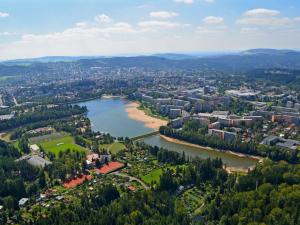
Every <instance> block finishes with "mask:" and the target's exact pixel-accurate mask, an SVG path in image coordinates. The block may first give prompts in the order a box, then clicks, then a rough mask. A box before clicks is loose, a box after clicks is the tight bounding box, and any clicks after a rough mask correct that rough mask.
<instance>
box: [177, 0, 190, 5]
mask: <svg viewBox="0 0 300 225" xmlns="http://www.w3.org/2000/svg"><path fill="white" fill-rule="evenodd" d="M174 2H180V3H184V4H193V3H194V0H174Z"/></svg>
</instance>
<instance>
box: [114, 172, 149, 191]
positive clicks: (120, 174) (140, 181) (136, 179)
mask: <svg viewBox="0 0 300 225" xmlns="http://www.w3.org/2000/svg"><path fill="white" fill-rule="evenodd" d="M111 174H114V175H116V176H120V177H127V178H129V180H130V181H137V182H139V183H140V184H141V185H142V186H143V187H144V188H145V189H146V190H149V189H150V187H149V186H147V185H146V184H145V183H144V182H143V181H142V180H140V179H138V178H136V177H132V176H129V175H127V174H123V173H118V172H114V173H111Z"/></svg>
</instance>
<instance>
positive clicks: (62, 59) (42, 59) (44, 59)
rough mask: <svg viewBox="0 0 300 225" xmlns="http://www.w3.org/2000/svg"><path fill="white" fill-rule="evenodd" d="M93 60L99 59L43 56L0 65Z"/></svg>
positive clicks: (9, 61) (4, 62)
mask: <svg viewBox="0 0 300 225" xmlns="http://www.w3.org/2000/svg"><path fill="white" fill-rule="evenodd" d="M94 58H100V57H96V56H45V57H39V58H29V59H14V60H7V61H3V62H2V64H6V65H16V64H20V65H22V64H23V65H26V64H32V63H36V62H40V63H50V62H75V61H78V60H80V59H94Z"/></svg>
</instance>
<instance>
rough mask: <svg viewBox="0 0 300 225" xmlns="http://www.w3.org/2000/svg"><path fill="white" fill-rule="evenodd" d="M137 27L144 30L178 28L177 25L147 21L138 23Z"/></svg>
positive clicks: (167, 22)
mask: <svg viewBox="0 0 300 225" xmlns="http://www.w3.org/2000/svg"><path fill="white" fill-rule="evenodd" d="M138 26H139V27H140V28H142V29H144V30H157V29H171V28H176V27H179V26H180V24H179V23H173V22H169V21H159V20H147V21H141V22H139V23H138Z"/></svg>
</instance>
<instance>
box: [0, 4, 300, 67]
mask: <svg viewBox="0 0 300 225" xmlns="http://www.w3.org/2000/svg"><path fill="white" fill-rule="evenodd" d="M45 9H47V10H45ZM299 9H300V2H295V1H294V0H288V1H283V0H279V1H265V0H264V1H261V0H253V1H250V0H246V1H245V2H243V4H239V1H238V0H229V1H224V0H162V1H159V2H157V1H145V0H132V1H130V2H124V1H121V0H114V1H108V0H101V1H96V0H89V1H83V0H73V1H70V0H60V1H58V0H54V1H51V4H49V3H47V1H43V2H41V1H36V0H28V1H26V3H25V2H23V1H20V0H12V1H2V2H0V27H1V28H0V50H1V53H2V54H1V55H0V60H1V61H4V60H13V59H26V58H39V57H44V56H111V57H113V56H122V55H143V54H161V53H178V54H182V53H183V54H185V52H228V51H242V50H247V49H256V48H267V49H269V48H270V49H274V48H275V49H300V43H299V41H298V40H299V39H300V13H299V11H300V10H299Z"/></svg>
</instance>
